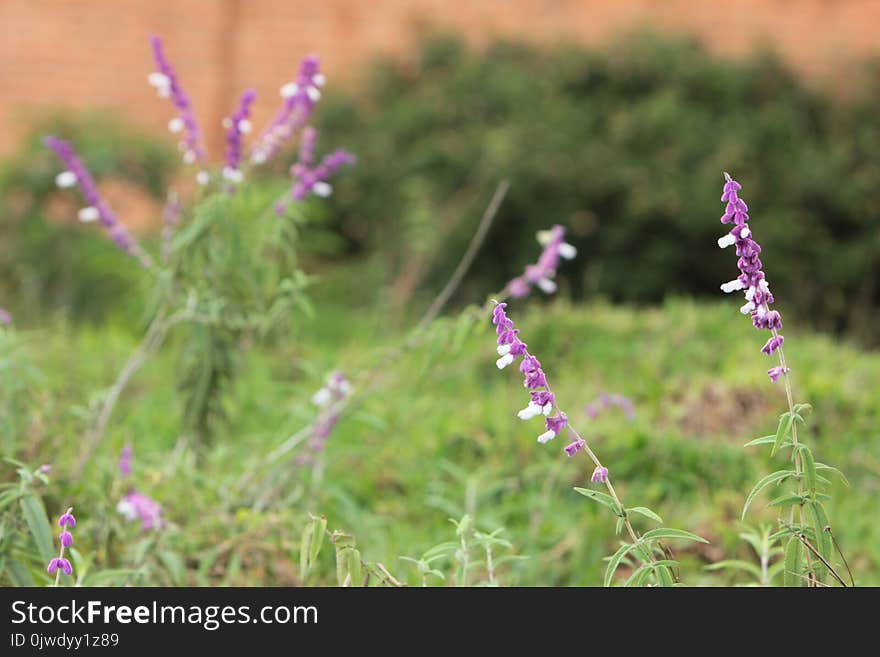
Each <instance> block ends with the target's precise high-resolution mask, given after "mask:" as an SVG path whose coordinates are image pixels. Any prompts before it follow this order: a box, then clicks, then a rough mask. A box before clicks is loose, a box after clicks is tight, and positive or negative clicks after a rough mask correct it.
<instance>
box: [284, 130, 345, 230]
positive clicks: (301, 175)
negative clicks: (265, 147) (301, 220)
mask: <svg viewBox="0 0 880 657" xmlns="http://www.w3.org/2000/svg"><path fill="white" fill-rule="evenodd" d="M317 136H318V133H317V131H316V130H315V129H314V128H307V129H306V130H304V131H303V138H302V142H301V143H300V153H299V159H298V161H297V162H296V164H294V165H293V166H292V167H290V175H291V177H292V178H293V185H292V186H291V188H290V194H289V198H290V200H293V201H303V200H305V198H306V197H307V196H308V195H309V194H314V195H315V196H320V197H322V198H326V197H328V196H330V194H332V193H333V187H332V186H331V185H330V183H328V182H327V181H328V180H330V178H332V177H333V176H334V175H335V174H336V172H337V171H338V170H339V169H340V168H341V167H343V166H344V165H346V164H354V163H355V156H354V155H352V154H351V153H349V152H348V151H346V150H343V149H339V150H336V151H334V152H333V153H330V155H327V156H326V157H325V158H324V159H323V160H321V162H320V164H318V165H317V166H315V165H314V161H315V143H316V141H317ZM286 210H287V204H286V202H284V203H281V204H279V206H278V207H276V208H275V211H276V212H277V213H278V214H279V215H282V214H284V212H285V211H286Z"/></svg>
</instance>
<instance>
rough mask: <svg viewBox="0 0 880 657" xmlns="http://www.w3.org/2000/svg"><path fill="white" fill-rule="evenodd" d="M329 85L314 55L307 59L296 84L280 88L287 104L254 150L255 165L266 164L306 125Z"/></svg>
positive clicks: (301, 66)
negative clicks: (325, 87)
mask: <svg viewBox="0 0 880 657" xmlns="http://www.w3.org/2000/svg"><path fill="white" fill-rule="evenodd" d="M326 81H327V80H326V78H325V77H324V75H323V74H322V73H320V72H319V62H318V58H317V57H314V56H311V55H310V56H309V57H306V58H305V59H304V60H303V61H302V64H300V68H299V75H298V76H297V78H296V81H295V82H288V83H287V84H285V85H283V86H282V87H281V97H282V98H283V99H284V102H283V103H282V105H281V109H280V110H278V114H276V116H275V118H274V119H273V120H272V122H271V123H270V124H269V125H268V126H267V127H266V129H265V130H263V132H262V133H261V134H260V136H259V138H258V139H257V142H256V144H255V145H254V147H253V149H252V150H251V161H252V162H253V163H254V164H263V163H264V162H267V161H268V160H269V159H271V158H272V156H274V155H275V154H276V153H277V152H278V150H279V148H281V146H282V145H283V144H284V143H285V142H287V141H288V140H289V139H291V138H292V137H293V136H294V135H295V134H296V133H297V131H299V130H300V129H301V128H302V127H303V126H304V125H305V124H306V121H308V119H309V116H310V115H311V113H312V111H313V110H314V109H315V104H316V103H317V102H318V100H319V99H320V98H321V87H323V86H324V84H325V82H326Z"/></svg>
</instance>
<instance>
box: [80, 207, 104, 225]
mask: <svg viewBox="0 0 880 657" xmlns="http://www.w3.org/2000/svg"><path fill="white" fill-rule="evenodd" d="M76 216H77V217H78V218H79V220H80V221H81V222H83V223H84V224H87V223H89V222H91V221H97V220H98V219H100V217H101V214H100V213H99V212H98V208H94V207H92V206H91V205H90V206H88V207H85V208H83V209H82V210H80V211H79V212H78V213H77V214H76Z"/></svg>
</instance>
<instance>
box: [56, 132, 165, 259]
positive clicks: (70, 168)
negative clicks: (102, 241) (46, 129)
mask: <svg viewBox="0 0 880 657" xmlns="http://www.w3.org/2000/svg"><path fill="white" fill-rule="evenodd" d="M44 143H45V144H46V146H47V147H48V148H51V149H52V150H53V151H55V154H56V155H57V156H58V158H59V159H60V160H61V162H62V163H63V164H64V166H65V167H66V170H65V171H62V172H61V173H59V174H58V176H57V177H56V178H55V182H56V184H57V185H58V187H61V188H65V187H73V186H75V185H79V188H80V191H81V192H82V195H83V197H84V198H85V200H86V203H88V205H87V206H86V207H84V208H82V209H81V210H80V211H79V214H78V216H79V220H80V221H82V222H84V223H88V222H91V221H96V220H100V222H101V225H103V226H104V228H105V229H106V230H107V233H108V234H109V235H110V239H112V240H113V241H114V242H115V243H116V245H117V246H118V247H119V248H120V249H122V250H123V251H124V252H125V253H127V254H128V255H130V256H132V257H134V258H137V259H138V260H140V262H141V264H142V265H143V266H144V267H149V266H150V265H151V262H150V258H149V256H148V255H147V254H146V253H145V252H144V251H143V249H141V247H140V245H139V244H138V243H137V242H136V241H135V240H134V238H133V237H132V236H131V234H130V233H129V232H128V229H126V227H125V226H124V225H122V223H120V221H119V219H118V218H117V217H116V215H115V214H114V213H113V210H111V209H110V206H109V205H107V203H106V202H105V201H104V199H103V198H101V195H100V193H99V192H98V187H97V186H96V185H95V181H94V179H93V178H92V175H91V174H90V173H89V171H88V169H86V167H85V165H84V164H83V163H82V161H81V160H80V159H79V157H77V155H76V153H75V152H74V150H73V147H72V146H71V145H70V144H69V143H68V142H66V141H63V140H61V139H58V138H57V137H46V138H45V140H44Z"/></svg>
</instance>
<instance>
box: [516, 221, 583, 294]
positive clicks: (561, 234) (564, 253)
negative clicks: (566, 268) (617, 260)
mask: <svg viewBox="0 0 880 657" xmlns="http://www.w3.org/2000/svg"><path fill="white" fill-rule="evenodd" d="M537 239H538V243H539V244H540V245H541V246H543V247H544V250H543V251H542V252H541V256H540V257H539V258H538V262H537V263H535V264H533V265H529V266H527V267H526V269H525V272H523V274H522V275H521V276H517V277H516V278H514V279H513V280H512V281H510V282H509V283H508V284H507V287H506V291H507V292H508V293H509V294H510V296H511V297H513V298H514V299H518V298H522V297H524V296H526V295H527V294H528V293H529V291H530V290H531V288H532V286H533V285H537V286H538V287H539V288H540V289H541V290H542V291H543V292H545V293H546V294H553V293H554V292H555V291H556V282H555V281H554V280H553V279H554V278H556V270H557V269H558V268H559V259H560V258H565V259H566V260H571V259H572V258H574V257H575V256H576V255H577V249H576V248H575V247H573V246H572V245H571V244H568V243H567V242H566V241H565V229H564V228H563V227H562V226H553V228H551V229H550V230H542V231H540V232H539V233H538V235H537Z"/></svg>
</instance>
